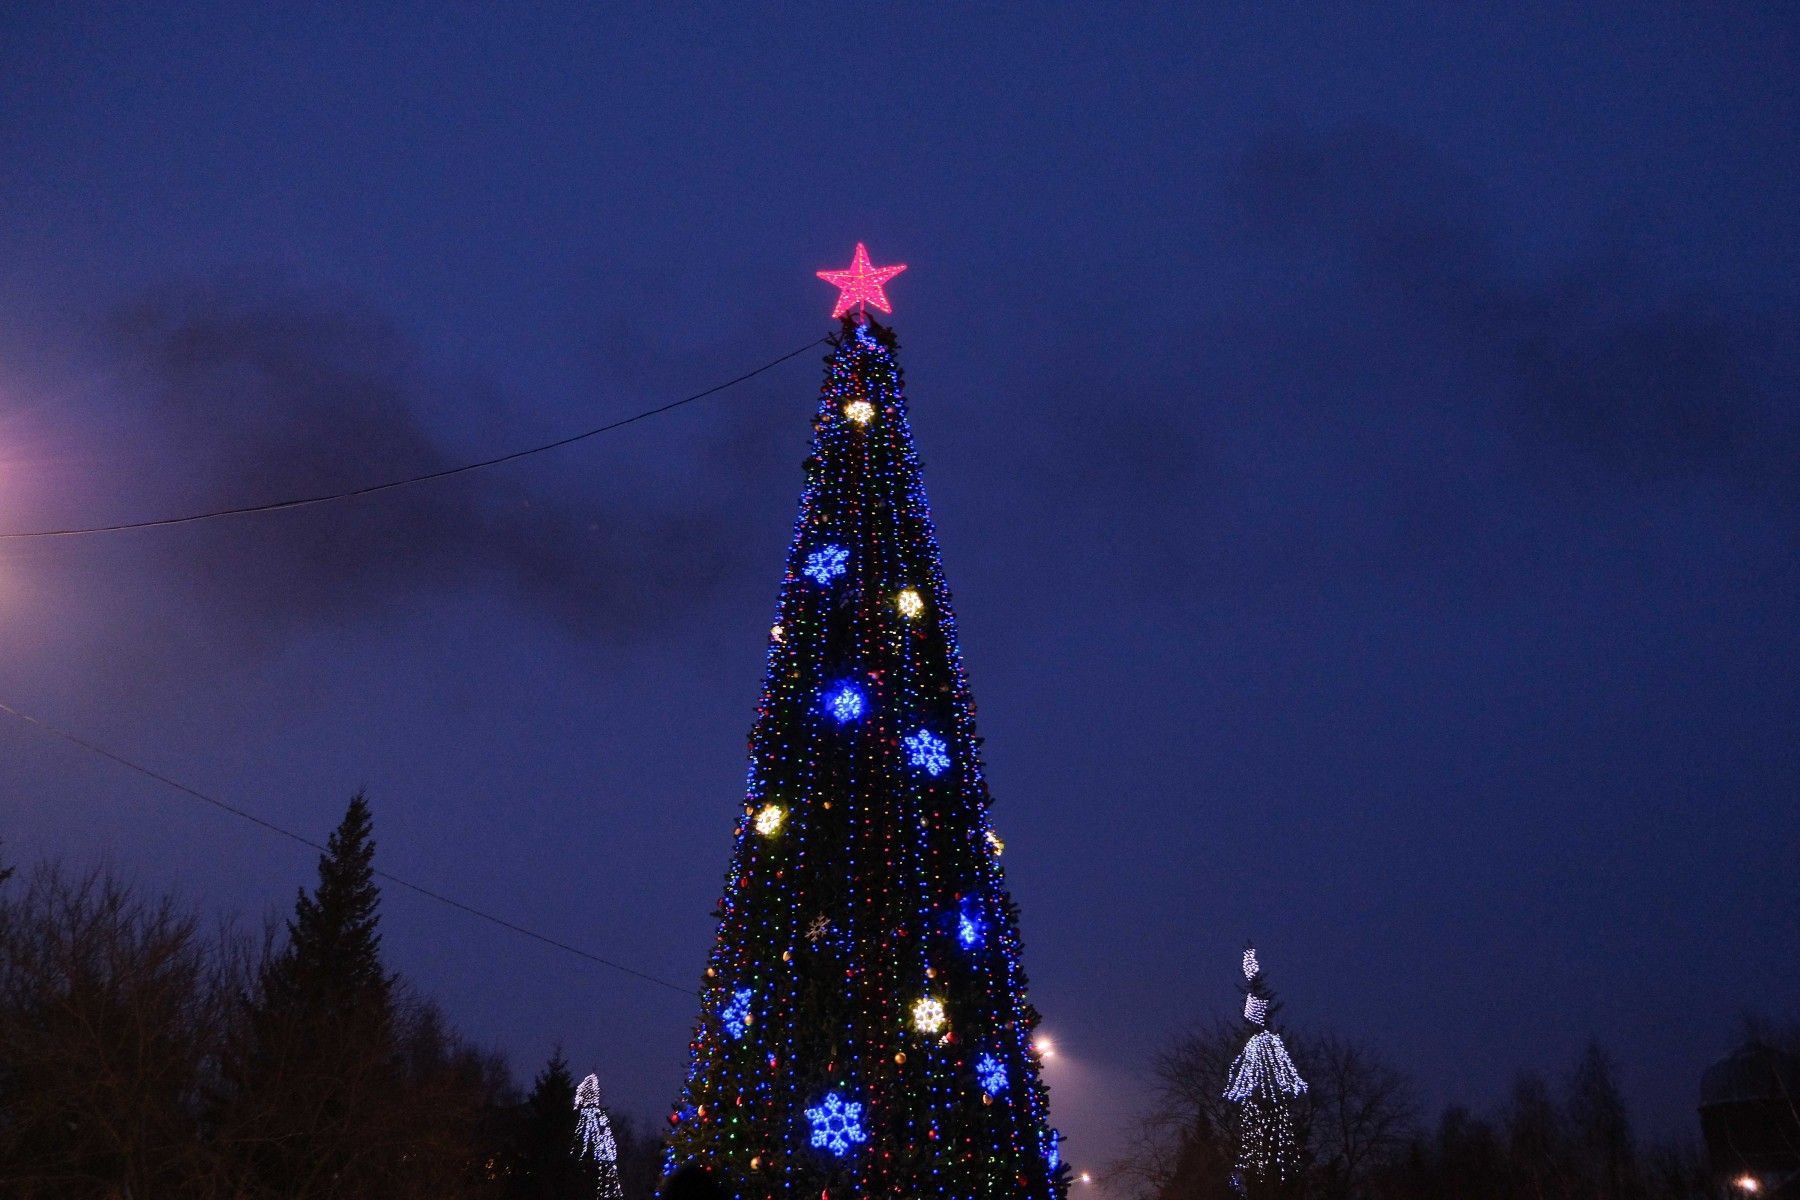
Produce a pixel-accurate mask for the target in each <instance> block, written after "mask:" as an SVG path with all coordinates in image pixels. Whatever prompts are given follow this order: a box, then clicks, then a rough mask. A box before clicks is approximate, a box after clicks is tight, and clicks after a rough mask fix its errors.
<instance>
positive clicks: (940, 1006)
mask: <svg viewBox="0 0 1800 1200" xmlns="http://www.w3.org/2000/svg"><path fill="white" fill-rule="evenodd" d="M912 1020H913V1028H914V1029H916V1030H918V1031H919V1032H920V1033H936V1032H938V1031H939V1030H941V1029H942V1028H943V1027H944V1026H945V1024H947V1023H948V1022H949V1020H950V1018H949V1017H948V1016H946V1015H945V1013H944V1002H943V1001H942V1000H935V999H933V998H932V997H930V996H926V997H925V998H924V999H922V1000H920V1001H919V1002H918V1003H917V1004H915V1005H913V1010H912Z"/></svg>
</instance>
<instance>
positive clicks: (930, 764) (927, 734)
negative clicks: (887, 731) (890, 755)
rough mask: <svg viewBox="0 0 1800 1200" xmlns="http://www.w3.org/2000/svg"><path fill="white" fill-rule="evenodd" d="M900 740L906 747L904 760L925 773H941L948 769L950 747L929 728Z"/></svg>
mask: <svg viewBox="0 0 1800 1200" xmlns="http://www.w3.org/2000/svg"><path fill="white" fill-rule="evenodd" d="M900 742H901V744H902V745H903V746H905V747H906V761H907V762H909V763H911V764H912V765H913V766H915V767H919V768H921V769H923V770H924V772H925V773H926V774H927V775H942V774H943V773H944V772H945V771H947V770H949V769H950V753H949V750H950V748H949V747H948V746H947V745H945V743H944V739H943V738H941V737H939V736H938V735H937V734H935V733H933V732H931V730H929V729H921V730H919V732H917V733H915V734H911V735H909V736H907V737H903V738H901V739H900Z"/></svg>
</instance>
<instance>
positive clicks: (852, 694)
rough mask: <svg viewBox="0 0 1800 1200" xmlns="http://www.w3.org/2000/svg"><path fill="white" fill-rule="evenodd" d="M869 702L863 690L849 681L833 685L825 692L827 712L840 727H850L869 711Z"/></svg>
mask: <svg viewBox="0 0 1800 1200" xmlns="http://www.w3.org/2000/svg"><path fill="white" fill-rule="evenodd" d="M868 707H869V701H868V698H867V697H866V696H864V695H863V691H862V689H861V688H859V687H857V686H856V685H855V684H854V683H851V682H850V681H849V680H845V681H844V682H842V683H835V684H832V685H831V687H830V688H829V689H827V690H826V692H825V711H826V712H828V713H830V714H831V715H832V716H833V717H834V718H835V719H836V720H837V723H838V724H839V725H848V724H849V723H850V722H852V721H854V720H856V719H857V718H858V717H860V716H862V715H863V713H864V712H866V711H867V710H868Z"/></svg>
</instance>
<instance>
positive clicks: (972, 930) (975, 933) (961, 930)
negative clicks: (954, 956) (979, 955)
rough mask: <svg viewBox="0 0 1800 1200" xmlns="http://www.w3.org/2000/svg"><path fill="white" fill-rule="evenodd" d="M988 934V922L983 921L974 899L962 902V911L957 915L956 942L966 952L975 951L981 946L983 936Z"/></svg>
mask: <svg viewBox="0 0 1800 1200" xmlns="http://www.w3.org/2000/svg"><path fill="white" fill-rule="evenodd" d="M985 932H987V922H986V921H983V920H982V919H981V910H980V909H979V908H977V907H976V906H975V900H974V897H970V898H968V899H966V900H964V901H963V902H962V910H961V911H960V912H958V913H957V914H956V941H957V944H958V945H960V946H961V947H962V948H963V949H964V950H973V949H974V948H975V947H977V946H979V945H981V935H982V934H983V933H985Z"/></svg>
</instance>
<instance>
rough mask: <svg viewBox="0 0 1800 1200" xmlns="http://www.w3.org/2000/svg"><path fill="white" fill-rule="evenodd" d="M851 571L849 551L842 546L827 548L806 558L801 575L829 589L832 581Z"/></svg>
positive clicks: (816, 551) (815, 551)
mask: <svg viewBox="0 0 1800 1200" xmlns="http://www.w3.org/2000/svg"><path fill="white" fill-rule="evenodd" d="M849 569H850V552H849V551H848V550H846V549H844V548H843V547H842V546H825V547H823V548H821V549H818V550H814V551H813V552H812V553H811V554H809V555H807V556H806V566H805V567H804V568H803V569H802V572H801V573H802V574H804V575H806V576H807V577H808V578H809V579H811V580H812V581H813V582H814V583H816V584H818V585H819V586H820V587H829V586H830V585H831V581H832V580H834V579H836V578H837V577H838V576H840V575H842V574H843V573H844V572H845V571H847V570H849Z"/></svg>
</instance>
